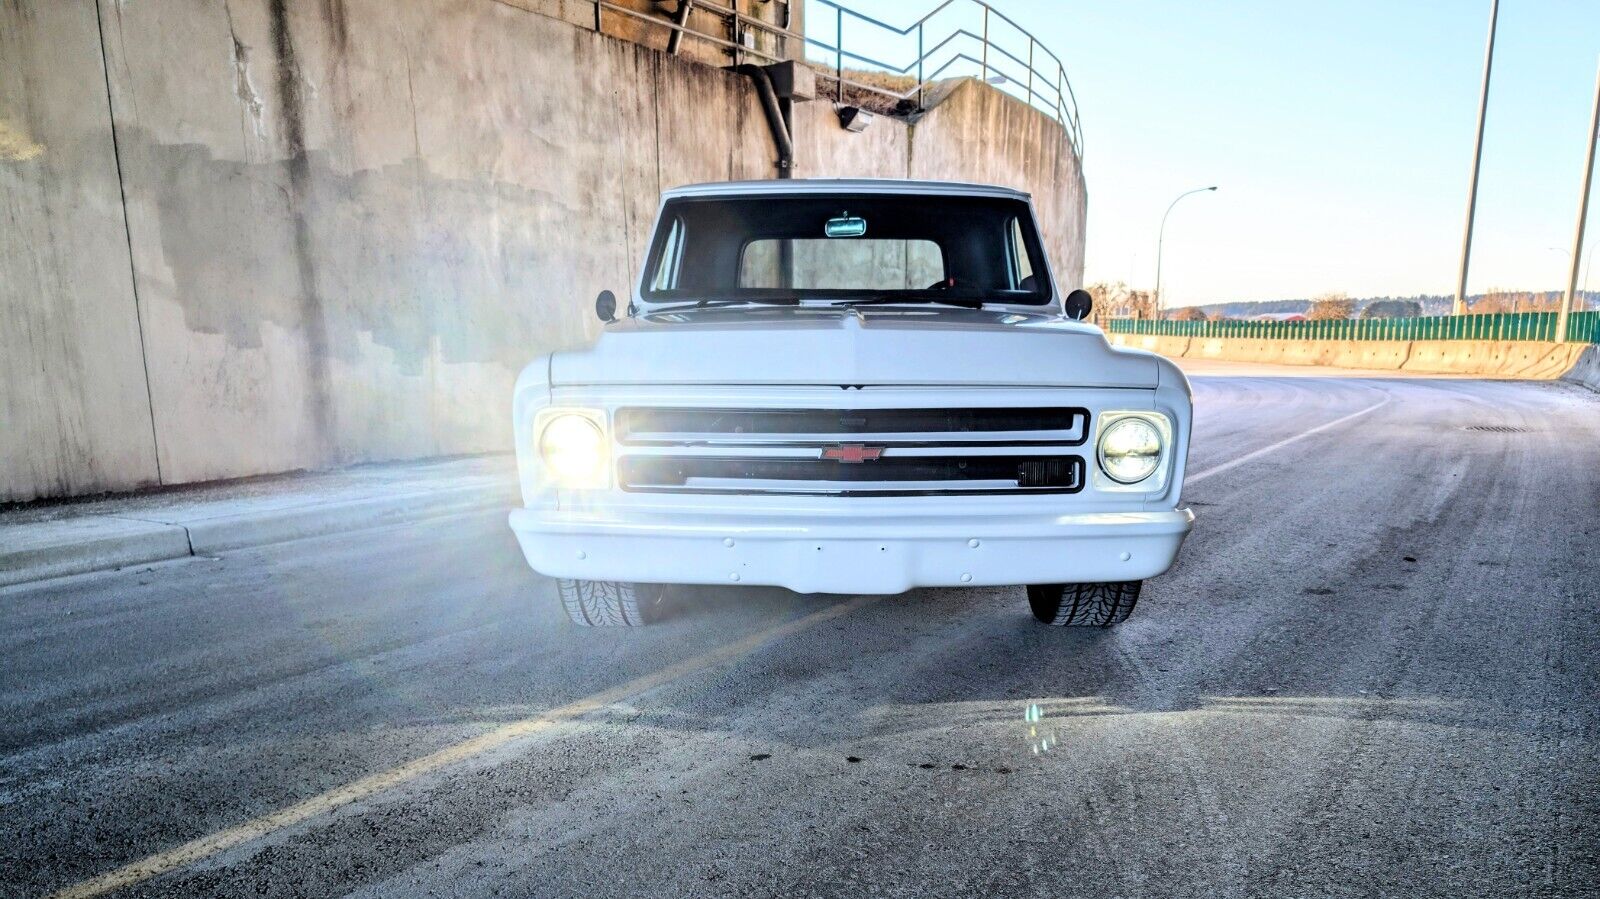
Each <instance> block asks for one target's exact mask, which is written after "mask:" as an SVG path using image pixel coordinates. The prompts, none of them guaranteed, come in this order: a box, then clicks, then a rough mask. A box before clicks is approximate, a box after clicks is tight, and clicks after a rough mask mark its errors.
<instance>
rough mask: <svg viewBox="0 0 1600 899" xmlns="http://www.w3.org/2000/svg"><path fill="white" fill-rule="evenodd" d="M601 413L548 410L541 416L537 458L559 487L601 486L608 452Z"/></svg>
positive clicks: (605, 476)
mask: <svg viewBox="0 0 1600 899" xmlns="http://www.w3.org/2000/svg"><path fill="white" fill-rule="evenodd" d="M604 421H605V418H604V416H603V415H602V414H601V413H599V412H591V411H589V410H561V411H555V410H553V411H550V412H548V413H546V414H545V415H544V416H542V417H541V419H540V423H539V429H538V431H537V433H538V437H537V438H536V440H537V446H538V449H539V459H540V461H542V462H543V463H544V467H545V471H547V472H549V474H550V478H551V480H553V481H554V482H555V483H556V485H557V486H560V487H604V486H606V483H607V481H608V480H609V479H608V478H607V475H606V469H607V461H608V458H609V456H610V453H609V452H608V450H607V447H606V435H605V429H604V425H603V422H604Z"/></svg>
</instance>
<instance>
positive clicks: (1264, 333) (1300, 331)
mask: <svg viewBox="0 0 1600 899" xmlns="http://www.w3.org/2000/svg"><path fill="white" fill-rule="evenodd" d="M1106 330H1107V331H1109V332H1110V333H1112V334H1153V335H1157V336H1160V337H1241V338H1246V339H1258V340H1554V339H1555V333H1556V313H1554V312H1497V313H1493V314H1489V315H1436V316H1427V317H1424V318H1352V319H1342V320H1337V321H1304V322H1276V321H1220V322H1180V321H1151V320H1141V319H1132V318H1114V319H1111V320H1109V321H1107V322H1106ZM1567 339H1568V340H1570V341H1573V342H1576V343H1600V310H1591V311H1588V312H1574V313H1573V314H1572V316H1571V320H1570V321H1569V322H1568V323H1567Z"/></svg>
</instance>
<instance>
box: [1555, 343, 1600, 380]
mask: <svg viewBox="0 0 1600 899" xmlns="http://www.w3.org/2000/svg"><path fill="white" fill-rule="evenodd" d="M1561 379H1562V380H1564V381H1571V382H1572V383H1574V384H1581V385H1583V386H1584V387H1587V388H1589V389H1590V390H1594V391H1600V345H1597V344H1590V345H1589V346H1587V347H1585V348H1584V350H1583V352H1582V353H1579V354H1578V359H1577V361H1576V362H1574V363H1573V364H1572V367H1571V368H1569V369H1567V370H1566V371H1565V372H1563V373H1562V375H1561Z"/></svg>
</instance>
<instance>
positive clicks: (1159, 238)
mask: <svg viewBox="0 0 1600 899" xmlns="http://www.w3.org/2000/svg"><path fill="white" fill-rule="evenodd" d="M1216 189H1217V186H1216V185H1215V184H1213V185H1211V186H1210V187H1197V188H1195V189H1194V190H1191V191H1186V192H1184V193H1181V194H1178V196H1177V199H1174V200H1173V201H1172V203H1171V204H1170V205H1168V206H1167V211H1166V214H1165V215H1163V216H1161V231H1160V232H1159V233H1158V234H1157V235H1156V318H1157V319H1159V318H1161V245H1162V244H1163V243H1165V242H1166V239H1167V216H1169V215H1171V214H1172V207H1173V206H1176V205H1178V200H1181V199H1183V198H1184V197H1187V196H1189V194H1203V193H1205V192H1206V191H1211V190H1216Z"/></svg>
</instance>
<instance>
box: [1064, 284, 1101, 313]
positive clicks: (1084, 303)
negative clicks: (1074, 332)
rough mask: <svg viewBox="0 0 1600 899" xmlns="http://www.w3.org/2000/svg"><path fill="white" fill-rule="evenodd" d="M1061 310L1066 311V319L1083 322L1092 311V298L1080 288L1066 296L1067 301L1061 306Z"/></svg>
mask: <svg viewBox="0 0 1600 899" xmlns="http://www.w3.org/2000/svg"><path fill="white" fill-rule="evenodd" d="M1061 308H1062V309H1064V310H1066V313H1067V318H1075V319H1077V320H1078V321H1083V320H1084V319H1086V318H1088V317H1089V313H1091V312H1093V311H1094V297H1092V296H1090V295H1089V291H1087V290H1084V289H1083V288H1081V287H1080V288H1078V289H1077V290H1074V291H1073V292H1072V293H1069V294H1067V299H1066V300H1065V301H1064V302H1063V303H1062V304H1061Z"/></svg>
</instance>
